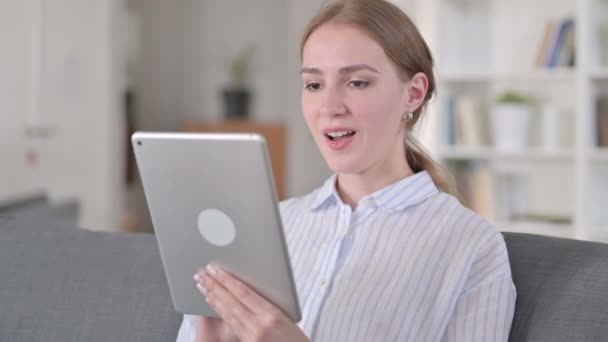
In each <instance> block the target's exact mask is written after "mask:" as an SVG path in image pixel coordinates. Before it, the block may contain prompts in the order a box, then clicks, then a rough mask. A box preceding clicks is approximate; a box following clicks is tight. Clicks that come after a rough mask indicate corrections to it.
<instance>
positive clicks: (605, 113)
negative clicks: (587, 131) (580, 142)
mask: <svg viewBox="0 0 608 342" xmlns="http://www.w3.org/2000/svg"><path fill="white" fill-rule="evenodd" d="M595 106H596V107H595V108H596V124H597V146H598V147H608V95H604V96H600V97H598V98H597V99H596V101H595Z"/></svg>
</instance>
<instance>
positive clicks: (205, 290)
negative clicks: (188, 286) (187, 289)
mask: <svg viewBox="0 0 608 342" xmlns="http://www.w3.org/2000/svg"><path fill="white" fill-rule="evenodd" d="M196 287H198V289H199V290H200V291H201V292H202V294H203V295H204V296H207V289H206V288H205V287H204V286H203V285H201V284H200V283H197V284H196Z"/></svg>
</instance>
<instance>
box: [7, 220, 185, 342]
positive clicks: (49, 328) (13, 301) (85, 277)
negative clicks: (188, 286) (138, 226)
mask: <svg viewBox="0 0 608 342" xmlns="http://www.w3.org/2000/svg"><path fill="white" fill-rule="evenodd" d="M7 222H8V224H9V225H10V224H12V226H13V229H12V232H11V233H3V229H1V227H0V260H1V261H2V263H1V264H0V279H2V285H1V286H0V308H2V309H0V340H3V341H14V342H18V341H57V342H59V341H62V342H66V341H169V340H174V339H175V336H176V334H177V330H178V327H179V323H180V317H181V316H180V315H178V314H177V313H176V312H175V311H174V309H173V306H172V304H171V299H170V295H169V289H168V287H167V283H166V280H165V275H164V272H163V269H162V263H161V259H160V256H159V252H158V248H157V245H156V240H155V238H154V236H153V235H149V234H125V233H102V232H91V231H85V230H80V229H60V230H54V231H53V232H52V233H51V232H50V231H49V230H45V229H41V230H39V233H37V234H32V233H31V232H30V231H28V230H27V229H20V228H21V227H19V225H20V224H21V223H20V222H19V221H14V220H12V221H11V220H6V219H5V221H4V223H5V224H6V223H7ZM11 222H12V223H11ZM4 228H5V229H4V230H5V231H6V230H7V229H6V227H4ZM39 228H44V227H39ZM15 232H17V233H15Z"/></svg>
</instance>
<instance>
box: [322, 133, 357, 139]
mask: <svg viewBox="0 0 608 342" xmlns="http://www.w3.org/2000/svg"><path fill="white" fill-rule="evenodd" d="M352 133H354V132H353V131H342V132H331V133H327V135H329V136H330V137H332V138H340V137H343V136H345V135H348V134H352Z"/></svg>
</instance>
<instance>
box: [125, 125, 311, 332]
mask: <svg viewBox="0 0 608 342" xmlns="http://www.w3.org/2000/svg"><path fill="white" fill-rule="evenodd" d="M131 142H132V145H133V149H134V152H135V157H136V160H137V166H138V169H139V173H140V176H141V180H142V184H143V188H144V193H145V196H146V201H147V203H148V208H149V210H150V215H151V217H152V224H153V226H154V232H155V235H156V240H157V242H158V246H159V248H160V255H161V258H162V262H163V267H164V270H165V274H166V276H167V281H168V283H169V289H170V292H171V299H172V301H173V305H174V307H175V310H176V311H178V312H180V313H184V314H193V315H203V316H211V317H218V315H217V313H215V312H214V311H213V309H212V308H211V307H210V306H209V305H208V304H207V303H206V302H205V299H204V297H203V296H202V295H201V294H200V292H199V291H198V289H197V288H196V283H195V281H194V280H193V278H192V276H193V275H194V274H195V273H196V272H197V270H199V269H201V268H203V267H205V266H206V265H207V264H209V263H210V262H214V263H216V264H217V265H220V266H221V267H223V268H224V269H225V270H227V271H228V272H230V273H232V274H233V275H235V276H236V277H237V278H239V279H240V280H241V281H243V282H245V283H246V284H248V285H249V286H250V287H251V288H253V289H254V290H255V291H257V292H258V293H259V294H260V295H262V296H263V297H265V298H266V299H267V300H269V301H270V302H272V303H274V304H275V305H276V306H277V307H278V308H280V309H282V310H283V312H284V313H285V314H286V315H287V316H288V317H289V318H290V319H292V320H293V321H294V322H298V321H300V319H301V313H300V306H299V302H298V298H297V292H296V288H295V284H294V279H293V273H292V269H291V264H290V260H289V254H288V250H287V246H286V242H285V237H284V232H283V226H282V223H281V222H282V221H281V217H280V213H279V208H278V205H277V195H276V191H275V186H274V181H273V179H274V178H273V176H272V169H271V166H270V162H269V157H268V149H267V145H266V141H265V139H264V138H263V137H262V136H261V135H258V134H243V133H239V134H207V133H152V132H136V133H134V134H133V135H132V137H131Z"/></svg>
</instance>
